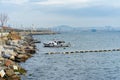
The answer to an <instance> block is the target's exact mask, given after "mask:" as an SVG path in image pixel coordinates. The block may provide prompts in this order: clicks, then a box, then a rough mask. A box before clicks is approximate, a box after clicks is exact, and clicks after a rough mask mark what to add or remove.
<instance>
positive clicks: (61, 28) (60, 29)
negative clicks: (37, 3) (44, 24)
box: [51, 25, 74, 32]
mask: <svg viewBox="0 0 120 80" xmlns="http://www.w3.org/2000/svg"><path fill="white" fill-rule="evenodd" d="M51 30H53V31H57V32H70V31H73V30H74V28H73V27H71V26H68V25H60V26H55V27H53V28H51Z"/></svg>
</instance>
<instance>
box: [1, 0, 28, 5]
mask: <svg viewBox="0 0 120 80" xmlns="http://www.w3.org/2000/svg"><path fill="white" fill-rule="evenodd" d="M28 1H29V0H0V3H4V4H17V5H20V4H23V3H26V2H28Z"/></svg>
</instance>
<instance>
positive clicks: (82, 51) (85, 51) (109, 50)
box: [46, 48, 120, 54]
mask: <svg viewBox="0 0 120 80" xmlns="http://www.w3.org/2000/svg"><path fill="white" fill-rule="evenodd" d="M112 51H120V48H118V49H108V50H76V51H70V52H69V51H66V52H48V53H46V54H73V53H94V52H98V53H100V52H112Z"/></svg>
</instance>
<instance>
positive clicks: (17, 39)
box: [0, 32, 36, 80]
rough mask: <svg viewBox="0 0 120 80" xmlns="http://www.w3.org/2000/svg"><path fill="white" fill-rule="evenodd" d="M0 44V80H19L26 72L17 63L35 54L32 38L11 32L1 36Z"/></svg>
mask: <svg viewBox="0 0 120 80" xmlns="http://www.w3.org/2000/svg"><path fill="white" fill-rule="evenodd" d="M0 42H1V43H0V80H20V75H24V74H25V73H26V72H27V71H26V70H25V69H24V68H22V67H21V66H20V65H19V64H18V63H20V62H25V61H26V60H27V59H29V58H30V57H32V55H33V54H35V52H36V45H35V43H34V39H33V37H32V36H29V35H20V34H19V33H17V32H11V33H9V34H5V35H4V36H2V37H1V38H0Z"/></svg>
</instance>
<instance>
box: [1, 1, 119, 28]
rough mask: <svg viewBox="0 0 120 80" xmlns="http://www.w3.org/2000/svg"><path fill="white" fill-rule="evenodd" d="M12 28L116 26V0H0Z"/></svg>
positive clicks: (117, 18)
mask: <svg viewBox="0 0 120 80" xmlns="http://www.w3.org/2000/svg"><path fill="white" fill-rule="evenodd" d="M0 13H5V14H7V15H8V17H9V20H8V23H7V24H6V25H11V26H14V27H21V28H22V27H26V28H27V27H30V26H33V25H34V26H37V27H46V28H47V27H53V26H59V25H70V26H73V27H93V26H95V27H96V26H114V27H116V26H117V27H119V26H120V0H0Z"/></svg>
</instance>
